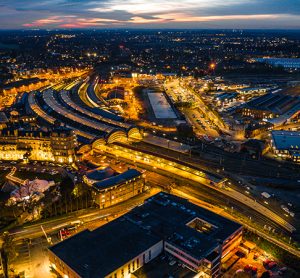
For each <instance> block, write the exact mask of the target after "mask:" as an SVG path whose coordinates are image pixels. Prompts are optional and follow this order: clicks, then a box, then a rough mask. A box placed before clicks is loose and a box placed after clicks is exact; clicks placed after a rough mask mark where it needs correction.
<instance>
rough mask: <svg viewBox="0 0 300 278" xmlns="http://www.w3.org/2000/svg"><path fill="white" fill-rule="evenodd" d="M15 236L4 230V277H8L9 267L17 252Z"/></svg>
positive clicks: (2, 249)
mask: <svg viewBox="0 0 300 278" xmlns="http://www.w3.org/2000/svg"><path fill="white" fill-rule="evenodd" d="M13 239H14V237H13V236H12V235H11V234H10V233H9V232H4V233H3V235H2V241H3V243H2V248H1V260H2V266H3V273H4V277H5V278H8V277H9V276H8V269H9V265H10V263H11V261H13V260H14V259H15V258H16V256H17V252H16V249H15V246H14V243H13Z"/></svg>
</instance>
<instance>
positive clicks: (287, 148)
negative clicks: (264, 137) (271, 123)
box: [270, 130, 300, 162]
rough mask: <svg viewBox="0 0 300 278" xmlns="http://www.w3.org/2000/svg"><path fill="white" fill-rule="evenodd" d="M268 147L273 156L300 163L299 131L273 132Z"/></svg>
mask: <svg viewBox="0 0 300 278" xmlns="http://www.w3.org/2000/svg"><path fill="white" fill-rule="evenodd" d="M270 145H271V150H272V151H273V153H274V154H275V155H277V156H279V157H282V158H286V159H290V160H293V161H295V162H300V132H299V131H287V130H273V131H272V132H271V141H270Z"/></svg>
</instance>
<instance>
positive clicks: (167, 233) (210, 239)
mask: <svg viewBox="0 0 300 278" xmlns="http://www.w3.org/2000/svg"><path fill="white" fill-rule="evenodd" d="M195 221H196V222H197V221H200V222H201V224H203V226H205V225H206V224H208V226H209V227H210V229H199V227H196V226H194V225H193V224H194V222H195ZM241 227H242V226H241V225H240V224H238V223H236V222H233V221H231V220H229V219H226V218H224V217H222V216H220V215H217V214H214V213H213V212H211V211H208V210H206V209H203V208H201V207H198V206H196V205H194V204H192V203H190V202H189V201H188V200H186V199H182V198H179V197H176V196H173V195H170V194H167V193H162V192H161V193H159V194H156V195H154V196H152V197H151V198H149V199H147V200H146V201H145V203H144V204H143V205H142V206H139V207H136V208H134V209H133V210H132V211H130V212H128V213H127V214H125V215H124V216H122V217H120V218H118V219H116V220H114V221H112V222H110V223H108V224H106V225H105V226H102V227H100V228H98V229H96V230H94V231H92V232H91V231H88V230H86V231H84V232H81V233H79V234H77V235H75V236H73V237H71V238H69V239H67V240H65V241H63V242H61V243H59V244H57V245H55V246H52V247H50V250H51V251H52V252H53V253H54V254H56V255H57V256H58V257H59V258H60V259H61V260H63V261H64V262H65V263H66V264H68V265H69V266H70V267H71V268H72V269H73V270H74V271H76V272H77V273H78V274H79V275H86V274H87V271H88V272H89V273H88V274H89V277H91V278H93V277H105V275H108V274H109V273H111V272H113V271H114V270H115V269H117V268H118V267H120V266H122V265H124V264H125V263H126V262H128V261H130V260H131V259H132V258H134V257H135V256H137V255H139V254H141V253H142V252H143V251H145V250H147V249H148V248H150V247H151V246H153V245H154V244H156V243H158V242H159V241H161V240H162V239H165V240H166V241H167V242H168V243H170V244H172V245H175V246H178V247H179V248H180V249H181V250H183V251H185V252H186V253H189V254H190V255H192V256H193V257H195V258H198V259H202V258H204V257H207V256H211V253H212V250H213V249H215V248H216V247H217V246H218V245H219V241H225V240H226V239H227V238H228V237H229V236H230V235H232V234H233V233H234V232H236V231H237V230H238V229H240V228H241ZM112 258H113V260H112ZM84 265H86V266H88V267H84Z"/></svg>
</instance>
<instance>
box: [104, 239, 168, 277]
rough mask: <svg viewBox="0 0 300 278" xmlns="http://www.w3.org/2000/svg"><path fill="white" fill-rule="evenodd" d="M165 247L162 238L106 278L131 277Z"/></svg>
mask: <svg viewBox="0 0 300 278" xmlns="http://www.w3.org/2000/svg"><path fill="white" fill-rule="evenodd" d="M141 240H142V239H141ZM163 248H164V244H163V241H162V240H161V241H159V242H158V243H156V244H155V245H153V246H152V247H150V248H149V249H147V250H145V251H144V252H142V253H141V254H139V255H138V256H136V257H134V258H132V259H131V260H130V261H128V262H127V263H125V264H124V265H123V266H121V267H119V268H118V269H116V270H115V271H113V272H112V273H110V274H109V275H107V276H105V278H129V277H130V276H131V273H133V272H134V271H136V270H137V269H139V268H141V267H142V266H143V265H144V264H146V263H148V262H150V261H152V260H153V259H155V258H156V257H157V256H158V255H160V254H161V253H162V251H163ZM144 259H145V260H144Z"/></svg>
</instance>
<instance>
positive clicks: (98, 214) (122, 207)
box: [10, 189, 159, 241]
mask: <svg viewBox="0 0 300 278" xmlns="http://www.w3.org/2000/svg"><path fill="white" fill-rule="evenodd" d="M158 192H159V190H157V189H152V190H151V191H150V192H145V193H143V194H141V195H139V196H137V197H134V198H132V199H130V200H128V201H126V202H124V203H121V204H118V205H116V206H113V207H110V208H106V209H101V210H99V209H87V210H81V211H78V212H74V213H71V214H68V215H65V216H62V217H59V218H55V219H50V220H45V221H40V222H38V223H36V224H34V223H33V224H29V225H23V226H22V227H17V228H13V229H11V230H10V233H11V234H12V235H14V238H15V240H16V241H18V240H23V239H24V238H30V239H33V238H37V237H40V236H42V235H43V231H42V229H41V225H42V226H43V228H44V230H45V232H46V233H47V234H48V233H49V234H52V233H53V232H58V231H59V230H60V229H61V228H63V227H65V226H67V225H70V223H71V222H74V221H78V220H81V221H83V223H84V225H88V223H90V222H93V221H98V220H99V219H103V218H106V217H115V216H117V215H119V214H121V213H124V212H126V211H128V210H130V209H132V208H134V207H135V206H137V205H139V204H142V203H143V202H144V200H145V199H147V198H149V197H151V196H152V195H154V194H156V193H158Z"/></svg>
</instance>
